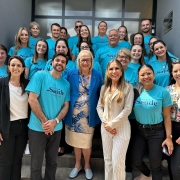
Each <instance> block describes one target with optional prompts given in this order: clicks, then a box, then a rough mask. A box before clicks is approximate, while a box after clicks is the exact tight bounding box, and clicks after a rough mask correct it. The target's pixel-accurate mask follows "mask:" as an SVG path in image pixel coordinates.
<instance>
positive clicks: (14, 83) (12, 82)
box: [10, 80, 20, 87]
mask: <svg viewBox="0 0 180 180" xmlns="http://www.w3.org/2000/svg"><path fill="white" fill-rule="evenodd" d="M10 83H11V84H12V85H14V86H16V87H20V83H17V82H14V81H11V80H10Z"/></svg>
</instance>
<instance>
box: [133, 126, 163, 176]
mask: <svg viewBox="0 0 180 180" xmlns="http://www.w3.org/2000/svg"><path fill="white" fill-rule="evenodd" d="M164 139H165V129H164V127H163V126H162V127H156V128H142V127H137V133H136V136H135V138H134V140H133V144H132V156H131V158H132V159H131V163H132V166H133V167H136V168H137V169H139V170H140V171H141V172H142V173H143V174H144V175H146V176H149V175H150V170H149V169H148V167H147V165H146V164H145V163H144V162H143V157H144V154H145V152H146V149H147V148H148V151H149V162H150V168H151V171H152V179H153V180H162V178H163V174H162V169H161V161H162V142H163V141H164Z"/></svg>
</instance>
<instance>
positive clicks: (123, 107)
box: [96, 82, 134, 139]
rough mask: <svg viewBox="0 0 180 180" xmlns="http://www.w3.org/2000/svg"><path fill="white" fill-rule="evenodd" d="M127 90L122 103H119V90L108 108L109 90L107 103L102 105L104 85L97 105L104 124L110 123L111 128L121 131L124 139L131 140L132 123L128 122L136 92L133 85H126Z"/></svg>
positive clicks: (106, 98)
mask: <svg viewBox="0 0 180 180" xmlns="http://www.w3.org/2000/svg"><path fill="white" fill-rule="evenodd" d="M125 84H126V86H125V89H124V97H123V99H122V101H121V103H117V98H116V96H117V95H118V90H116V91H115V92H114V93H113V95H112V99H111V102H110V103H111V104H110V106H109V107H108V103H109V102H108V101H109V93H108V92H109V90H110V88H108V89H107V90H106V92H105V93H104V95H105V102H104V104H101V98H102V94H103V91H104V85H103V86H102V87H101V93H100V97H99V101H98V105H97V108H96V109H97V112H98V115H99V118H100V119H101V121H102V122H104V121H105V122H108V125H109V126H110V127H111V128H113V129H114V128H116V129H118V130H119V131H120V133H122V134H124V135H123V137H124V138H125V139H129V135H130V123H129V120H128V116H129V114H130V113H131V111H132V106H133V100H134V92H133V87H132V85H131V84H129V83H126V82H125ZM108 114H109V117H110V118H108Z"/></svg>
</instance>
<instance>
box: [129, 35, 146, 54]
mask: <svg viewBox="0 0 180 180" xmlns="http://www.w3.org/2000/svg"><path fill="white" fill-rule="evenodd" d="M138 34H139V35H141V36H142V44H141V47H142V48H143V54H144V56H147V53H146V49H145V45H144V36H143V34H142V33H141V32H137V33H135V34H134V35H133V38H132V39H131V44H132V45H134V37H135V36H136V35H138Z"/></svg>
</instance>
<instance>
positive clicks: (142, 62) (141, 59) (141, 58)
mask: <svg viewBox="0 0 180 180" xmlns="http://www.w3.org/2000/svg"><path fill="white" fill-rule="evenodd" d="M134 46H140V45H138V44H134V45H132V46H131V51H132V48H133V47H134ZM140 47H141V49H142V54H141V57H140V59H139V64H140V65H141V66H142V65H144V53H143V48H142V46H140ZM131 58H132V57H131Z"/></svg>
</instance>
